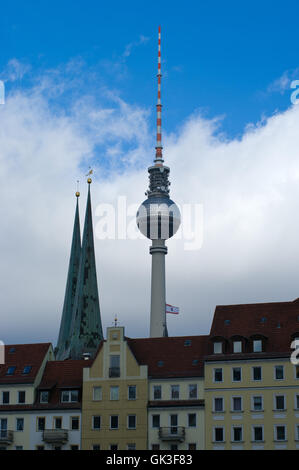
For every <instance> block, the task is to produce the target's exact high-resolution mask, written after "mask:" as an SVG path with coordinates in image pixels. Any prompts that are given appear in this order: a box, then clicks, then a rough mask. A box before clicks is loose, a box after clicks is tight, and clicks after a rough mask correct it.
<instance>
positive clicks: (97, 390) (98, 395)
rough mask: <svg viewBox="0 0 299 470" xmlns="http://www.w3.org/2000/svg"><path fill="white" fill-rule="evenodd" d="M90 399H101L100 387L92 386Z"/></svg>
mask: <svg viewBox="0 0 299 470" xmlns="http://www.w3.org/2000/svg"><path fill="white" fill-rule="evenodd" d="M92 399H93V400H94V401H100V400H102V387H93V391H92Z"/></svg>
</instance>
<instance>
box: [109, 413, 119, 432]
mask: <svg viewBox="0 0 299 470" xmlns="http://www.w3.org/2000/svg"><path fill="white" fill-rule="evenodd" d="M110 429H118V415H112V416H110Z"/></svg>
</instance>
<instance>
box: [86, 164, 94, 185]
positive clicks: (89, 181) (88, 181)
mask: <svg viewBox="0 0 299 470" xmlns="http://www.w3.org/2000/svg"><path fill="white" fill-rule="evenodd" d="M89 168H90V167H89ZM92 173H93V170H92V168H90V169H89V172H88V173H87V175H86V176H90V175H92ZM91 182H92V179H91V178H88V179H87V183H88V184H90V183H91Z"/></svg>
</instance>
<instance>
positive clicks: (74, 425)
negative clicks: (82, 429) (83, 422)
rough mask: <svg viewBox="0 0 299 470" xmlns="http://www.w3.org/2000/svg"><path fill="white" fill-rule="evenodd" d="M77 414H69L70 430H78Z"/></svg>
mask: <svg viewBox="0 0 299 470" xmlns="http://www.w3.org/2000/svg"><path fill="white" fill-rule="evenodd" d="M79 423H80V421H79V416H71V430H72V431H78V430H79Z"/></svg>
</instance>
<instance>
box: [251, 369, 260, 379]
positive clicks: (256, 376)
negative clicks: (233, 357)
mask: <svg viewBox="0 0 299 470" xmlns="http://www.w3.org/2000/svg"><path fill="white" fill-rule="evenodd" d="M252 378H253V380H262V368H261V367H260V366H256V367H253V368H252Z"/></svg>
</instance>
